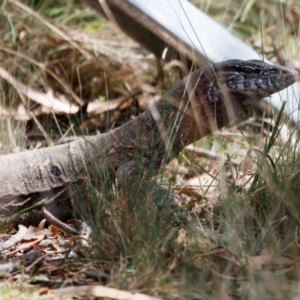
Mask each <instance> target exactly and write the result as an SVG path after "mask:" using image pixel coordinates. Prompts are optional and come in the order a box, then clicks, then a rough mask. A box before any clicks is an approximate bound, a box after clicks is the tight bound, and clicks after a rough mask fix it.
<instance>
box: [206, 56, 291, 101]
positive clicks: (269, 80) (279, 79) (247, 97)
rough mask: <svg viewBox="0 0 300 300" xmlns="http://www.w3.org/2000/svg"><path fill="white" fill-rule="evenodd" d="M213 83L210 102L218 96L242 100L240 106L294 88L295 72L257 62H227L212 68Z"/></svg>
mask: <svg viewBox="0 0 300 300" xmlns="http://www.w3.org/2000/svg"><path fill="white" fill-rule="evenodd" d="M212 72H213V73H214V77H215V80H214V81H212V83H211V85H210V87H209V89H208V98H209V101H211V102H214V101H216V99H217V98H218V96H219V95H217V94H218V93H220V92H221V93H222V94H224V95H226V94H227V93H228V95H230V96H232V95H236V96H239V95H240V97H241V98H242V99H244V103H242V104H243V105H249V104H251V103H252V102H256V101H258V100H261V99H262V98H264V97H268V96H270V95H271V94H273V93H276V92H279V91H280V90H283V89H285V88H287V87H288V86H290V85H291V84H293V83H294V82H295V80H296V75H297V72H295V71H293V70H290V69H288V68H286V67H282V66H277V65H270V64H268V63H265V62H263V61H260V60H248V61H242V60H228V61H224V62H221V63H216V64H214V65H213V70H212Z"/></svg>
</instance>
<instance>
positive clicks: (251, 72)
mask: <svg viewBox="0 0 300 300" xmlns="http://www.w3.org/2000/svg"><path fill="white" fill-rule="evenodd" d="M243 71H244V73H245V74H246V75H251V74H253V73H254V69H253V68H251V67H243Z"/></svg>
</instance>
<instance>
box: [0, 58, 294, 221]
mask: <svg viewBox="0 0 300 300" xmlns="http://www.w3.org/2000/svg"><path fill="white" fill-rule="evenodd" d="M295 80H296V74H295V72H294V71H292V70H289V69H287V68H285V67H281V66H276V65H270V64H267V63H265V62H263V61H259V60H248V61H241V60H228V61H223V62H220V63H216V64H213V65H207V66H205V67H202V68H200V69H198V70H196V71H194V72H192V73H190V74H189V75H188V76H187V77H185V78H184V79H183V80H181V81H179V82H178V83H177V84H176V85H175V86H174V87H173V88H172V89H170V90H169V91H168V92H166V93H165V94H164V95H163V96H162V98H161V99H160V100H159V101H158V102H156V103H155V104H154V105H153V106H152V107H151V108H149V109H148V110H147V111H145V112H144V113H142V114H141V115H139V116H138V117H136V118H135V119H133V120H131V121H129V122H128V123H126V124H124V125H123V126H121V127H119V128H116V129H114V130H112V131H111V132H107V133H104V134H100V135H96V136H91V137H84V138H79V139H78V140H76V141H74V142H71V143H69V144H63V145H58V146H55V147H48V148H44V149H38V150H31V151H24V152H21V153H17V154H8V155H3V156H0V166H1V169H0V223H6V224H7V223H8V224H12V225H16V224H20V223H22V224H37V223H38V222H39V221H40V220H41V219H42V214H41V207H46V208H47V209H48V210H49V211H50V212H51V213H52V214H53V215H55V216H56V217H58V218H59V219H60V220H64V219H66V218H68V217H70V216H71V215H72V212H73V210H74V208H75V209H76V207H78V206H80V205H82V206H84V205H85V202H84V201H85V199H84V198H82V199H81V200H80V202H79V203H77V204H76V205H74V202H72V198H73V196H74V195H75V194H76V185H77V184H78V185H79V186H81V185H82V183H83V184H84V183H86V182H90V181H98V182H99V181H100V182H101V183H103V184H110V183H111V182H114V180H115V179H117V180H118V183H119V185H120V186H121V187H123V188H124V189H125V190H126V189H127V188H129V187H130V186H131V185H134V183H135V184H137V186H139V187H138V190H139V192H142V193H146V192H148V190H147V189H143V186H144V185H145V183H147V182H149V180H150V179H151V177H152V176H153V175H154V174H156V173H157V172H158V171H159V169H160V168H161V167H162V166H163V165H165V164H167V163H168V162H169V161H170V160H171V159H172V158H174V157H176V156H177V155H178V153H179V152H180V151H181V150H182V149H183V148H184V147H185V146H187V145H189V144H191V143H193V142H194V141H197V140H199V139H201V138H203V137H204V136H206V135H208V134H210V133H212V132H214V131H215V130H217V129H219V128H222V127H223V126H225V125H228V124H229V123H230V121H231V120H232V119H233V118H234V117H235V116H236V115H239V114H241V113H242V112H243V111H244V110H245V109H246V108H247V107H248V106H249V105H251V104H252V103H255V102H257V101H259V100H261V99H262V98H264V97H268V96H270V95H271V94H273V93H275V92H278V91H280V90H282V89H284V88H286V87H288V86H289V85H291V84H293V83H294V82H295ZM71 187H73V188H71ZM74 188H75V189H74ZM74 190H75V193H74ZM72 191H73V192H72Z"/></svg>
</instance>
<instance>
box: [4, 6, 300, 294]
mask: <svg viewBox="0 0 300 300" xmlns="http://www.w3.org/2000/svg"><path fill="white" fill-rule="evenodd" d="M25 3H26V4H27V5H28V6H29V7H31V9H32V10H33V12H35V13H38V14H39V16H40V18H39V19H38V18H37V17H36V16H35V15H34V14H33V13H31V12H29V11H28V10H27V11H25V10H24V8H22V6H20V5H17V4H16V3H14V2H12V1H7V2H5V3H3V4H2V12H3V13H2V15H1V17H2V18H1V19H3V18H4V19H5V22H4V23H5V25H4V27H1V28H2V29H0V30H1V35H2V36H4V38H3V39H2V40H1V42H0V60H1V66H2V68H4V69H6V70H7V71H9V72H10V74H13V76H14V78H15V79H17V80H19V81H21V82H22V83H23V84H26V85H28V86H30V87H32V88H34V89H36V90H38V91H41V92H50V93H51V92H52V93H54V94H55V96H56V97H57V98H58V99H60V100H61V101H65V100H67V101H68V102H69V103H72V104H74V105H75V104H77V103H78V99H79V100H83V101H86V102H87V101H88V100H90V99H93V100H95V102H99V101H98V100H97V99H99V98H101V99H118V98H120V97H126V96H128V95H130V94H136V97H134V100H130V101H132V102H130V103H129V104H130V105H127V106H126V105H125V108H124V109H120V108H119V109H116V110H111V111H110V110H107V111H105V113H102V114H101V115H98V114H94V115H93V114H91V113H88V112H87V111H86V110H84V109H81V110H80V111H78V112H77V113H75V114H72V115H66V114H56V115H54V114H52V113H49V111H47V110H46V112H45V111H42V106H41V105H37V104H36V102H34V101H28V99H26V97H24V96H22V95H20V93H18V92H17V91H16V90H15V89H14V88H13V87H12V86H11V85H10V84H8V83H7V81H6V80H3V79H1V81H0V97H1V98H0V99H1V101H0V103H1V107H2V109H5V110H6V111H8V112H9V113H10V114H11V115H9V116H8V117H5V118H4V117H2V118H1V119H0V135H1V141H0V143H1V144H0V151H1V153H8V152H14V151H18V150H19V149H24V148H28V146H31V147H37V146H39V145H38V143H41V144H43V143H44V141H43V140H44V139H43V137H44V136H45V135H46V134H47V135H48V137H51V138H52V139H53V142H55V140H56V139H55V136H56V135H59V136H61V135H64V134H67V135H81V134H94V133H97V132H104V131H108V130H110V129H111V128H114V127H117V126H119V125H121V124H123V123H124V122H126V121H127V120H129V119H130V118H131V117H132V116H136V115H138V114H139V113H140V111H141V108H140V107H141V106H142V103H143V100H145V98H146V99H148V98H149V97H153V98H154V97H155V96H156V95H160V94H161V93H162V90H167V89H168V88H169V87H170V86H171V85H172V84H173V83H174V82H176V81H177V79H178V78H179V77H180V74H179V72H178V70H176V69H175V68H173V69H171V70H170V69H168V70H164V76H163V79H162V78H161V77H159V79H158V80H157V78H158V76H157V74H159V73H160V71H161V70H160V69H159V67H158V66H159V64H158V63H157V61H156V59H155V58H154V57H152V56H151V55H149V53H146V52H145V50H143V49H140V47H139V46H138V45H136V44H134V43H133V42H131V41H130V40H129V39H128V38H127V37H125V36H123V35H122V34H121V33H119V32H115V30H114V29H113V28H112V27H111V25H110V24H109V23H107V22H106V21H104V20H102V19H99V16H98V15H96V14H95V13H94V12H92V11H90V10H89V9H87V8H85V7H83V6H81V4H79V3H78V2H77V1H71V2H68V5H67V6H66V7H65V9H61V4H60V2H53V1H36V2H34V3H33V2H29V1H27V2H25ZM194 3H195V4H196V5H197V6H199V7H200V8H201V9H202V10H204V11H205V12H206V13H208V14H209V15H212V16H213V17H214V18H215V19H217V20H218V21H219V22H221V23H222V24H223V25H224V26H226V27H227V28H229V29H231V30H232V31H234V33H235V34H237V35H238V36H240V37H242V38H243V39H244V40H245V41H246V42H248V43H250V44H251V45H253V46H254V47H256V49H258V50H259V51H261V50H262V49H263V50H264V55H265V57H267V58H268V59H271V60H272V61H274V62H277V63H282V60H283V62H285V61H286V62H287V64H290V63H292V62H294V61H295V60H296V65H297V52H296V51H294V49H295V47H296V45H297V36H298V30H299V28H298V27H299V24H298V23H297V22H295V20H296V19H299V15H300V4H299V3H298V1H289V2H287V3H283V2H280V1H268V0H265V1H260V2H258V1H241V0H230V1H229V0H228V5H226V7H227V10H226V11H224V4H222V5H220V4H219V2H217V1H211V2H207V1H194ZM271 12H272V13H271ZM47 21H50V24H51V26H49V24H48V23H47ZM61 32H62V33H63V34H62V33H61ZM262 45H263V47H262ZM278 49H281V51H278ZM283 58H284V59H283ZM53 74H54V75H55V74H56V75H57V78H55V76H53ZM151 82H154V84H152V87H154V90H155V93H154V92H145V91H144V90H143V89H142V88H141V86H142V85H144V84H148V85H149V86H151V85H150V83H151ZM149 86H148V87H149ZM20 110H25V111H29V110H30V111H32V112H34V113H35V115H36V118H35V119H33V118H32V117H30V115H29V116H27V119H26V121H24V120H22V118H21V114H20ZM13 114H15V117H13ZM39 128H43V130H44V132H45V133H46V134H42V135H37V136H38V139H37V140H34V139H33V138H32V136H33V134H37V133H39V132H40V129H39ZM242 132H243V135H242V134H240V131H239V130H238V128H237V127H234V128H233V129H231V130H229V129H225V130H223V131H220V132H219V133H217V134H215V135H213V136H210V137H208V138H206V139H203V140H201V141H200V142H198V143H197V145H198V146H200V145H201V146H203V145H204V146H205V148H206V149H208V150H210V151H211V153H213V154H217V155H216V156H217V159H212V158H204V159H199V157H197V155H196V154H195V153H192V154H191V153H190V152H188V151H184V152H183V153H182V154H181V155H180V156H179V157H178V159H177V160H174V161H172V162H171V167H170V168H166V169H165V170H163V172H162V174H160V175H159V176H158V177H157V178H156V180H157V182H159V184H161V185H165V186H167V187H168V186H170V185H171V187H172V188H173V190H176V191H177V192H178V193H179V195H181V196H183V195H185V198H187V201H186V202H184V203H183V204H182V208H178V209H176V210H175V211H172V212H165V211H160V210H158V209H157V207H156V206H154V205H153V204H152V203H151V202H149V201H148V199H147V198H148V195H146V196H145V197H129V199H127V201H124V198H123V196H122V194H119V192H118V191H117V189H115V187H112V186H111V185H108V186H105V187H103V185H99V184H97V183H96V184H95V183H93V184H91V185H90V188H89V197H88V198H89V202H90V203H91V206H90V207H88V209H90V210H91V211H93V213H94V216H95V217H94V219H93V220H94V222H93V223H92V225H93V229H94V230H93V244H92V246H90V248H87V249H84V248H83V249H82V253H83V254H84V255H83V257H81V259H78V261H76V262H74V265H75V264H76V266H78V268H84V267H86V266H89V269H90V270H92V271H94V272H95V273H97V272H106V273H109V274H110V280H109V282H108V285H109V286H111V287H115V288H119V289H125V290H130V291H139V292H143V293H146V294H151V295H156V296H161V297H163V298H164V299H217V298H218V299H298V298H299V284H298V282H299V267H298V260H299V213H298V212H299V206H300V204H299V203H300V202H299V177H300V175H299V174H300V173H299V153H298V141H299V137H298V131H297V129H296V128H294V127H293V126H292V125H291V124H289V122H288V121H287V120H285V119H284V118H283V116H282V114H279V115H278V116H277V117H276V119H275V123H274V122H273V121H272V120H271V121H270V120H268V119H267V118H266V117H261V116H257V118H256V119H255V121H249V123H248V124H245V125H244V127H243V131H242ZM30 134H31V138H29V137H30ZM26 137H27V140H28V139H29V141H30V143H29V145H28V144H26ZM44 145H45V144H44ZM248 150H251V156H252V157H251V158H249V157H248V160H247V155H246V153H247V152H248ZM222 152H226V153H227V155H224V154H222ZM240 162H245V164H246V168H244V169H243V168H242V169H241V165H242V164H241V163H240ZM250 165H251V167H250ZM239 167H240V169H241V172H240V174H238V173H237V171H238V170H239ZM172 168H173V169H172ZM174 170H175V171H174ZM96 171H97V170H96ZM100 176H102V177H103V178H102V181H101V182H104V181H105V178H106V177H105V176H107V174H100ZM239 177H242V178H244V179H246V181H245V182H243V181H241V180H239ZM213 179H214V180H213ZM186 195H189V196H186ZM191 195H192V196H191ZM87 213H90V211H87ZM0 293H2V294H3V295H5V296H6V297H7V299H9V297H10V293H17V295H18V296H17V297H18V298H19V299H21V296H20V295H21V292H19V290H18V289H17V288H16V287H13V288H12V290H10V291H8V290H4V289H1V291H0ZM24 297H25V296H24ZM30 297H31V296H30ZM24 299H26V297H25V298H24Z"/></svg>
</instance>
